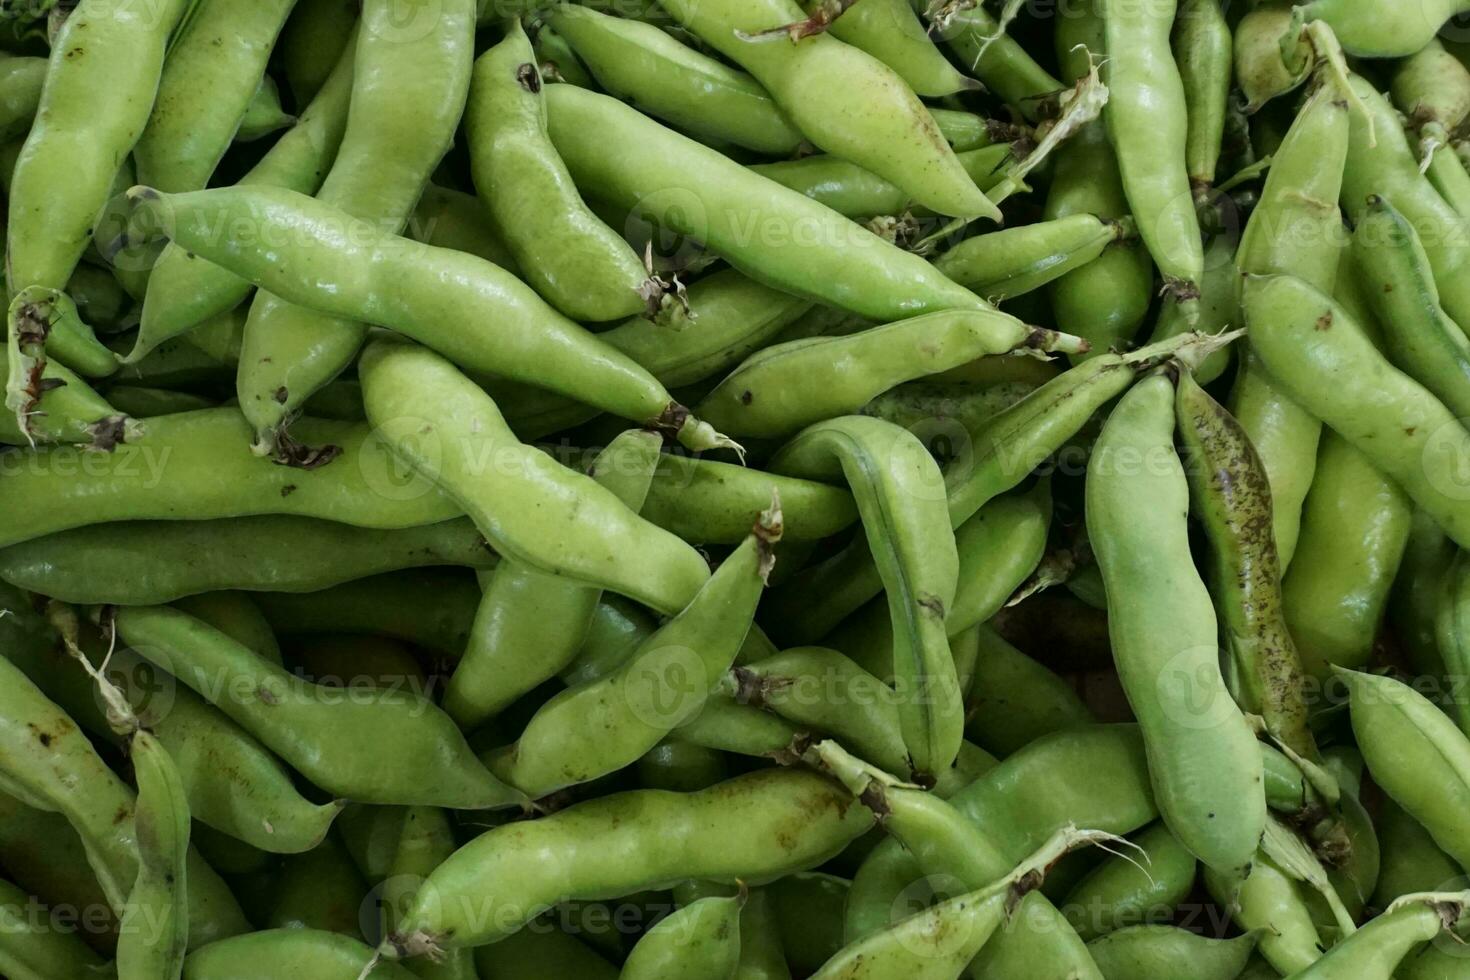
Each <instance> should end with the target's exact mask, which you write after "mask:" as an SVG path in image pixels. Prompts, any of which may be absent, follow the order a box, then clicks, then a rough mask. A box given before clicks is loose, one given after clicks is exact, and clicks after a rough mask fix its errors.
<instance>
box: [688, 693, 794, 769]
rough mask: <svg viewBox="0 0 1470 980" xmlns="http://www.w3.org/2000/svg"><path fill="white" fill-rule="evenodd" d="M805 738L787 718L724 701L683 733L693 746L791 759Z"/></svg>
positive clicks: (713, 701) (716, 701)
mask: <svg viewBox="0 0 1470 980" xmlns="http://www.w3.org/2000/svg"><path fill="white" fill-rule="evenodd" d="M801 734H803V733H802V732H801V731H800V730H799V729H798V728H797V727H796V726H795V725H793V724H791V723H790V722H788V721H787V720H786V719H784V718H779V717H777V716H775V715H773V714H768V713H767V712H765V711H762V710H761V709H759V708H755V707H751V706H748V705H743V704H739V703H737V702H736V701H734V700H727V699H725V698H723V697H714V698H710V699H709V701H707V702H706V703H705V706H704V710H703V711H701V712H700V713H699V714H698V715H697V716H695V717H694V718H693V719H692V720H690V721H688V722H686V723H685V724H684V726H683V727H682V728H680V729H679V738H680V739H682V740H684V741H686V742H688V743H689V744H690V745H695V746H699V747H700V748H705V749H713V750H715V751H718V752H730V753H734V754H735V755H748V756H751V757H753V758H771V759H776V758H789V752H790V749H791V745H792V743H793V742H794V741H795V740H796V739H797V737H798V736H799V735H801Z"/></svg>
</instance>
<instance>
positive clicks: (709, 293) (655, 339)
mask: <svg viewBox="0 0 1470 980" xmlns="http://www.w3.org/2000/svg"><path fill="white" fill-rule="evenodd" d="M684 298H685V300H686V301H687V302H688V304H689V310H688V312H687V314H679V315H676V316H674V317H665V316H662V315H661V316H657V317H654V318H652V319H650V318H648V317H645V316H637V317H632V318H630V319H629V320H627V321H626V322H624V323H622V324H619V325H618V326H616V327H613V328H612V329H611V330H606V331H603V332H602V333H600V334H598V339H599V340H602V341H604V342H606V343H607V344H609V345H610V346H612V347H615V348H617V349H618V350H619V351H622V352H623V353H624V354H626V355H627V356H629V357H631V358H632V359H633V360H634V361H636V362H637V363H639V364H641V365H642V366H643V367H644V368H646V369H648V371H649V372H650V373H651V374H652V375H653V376H654V377H655V378H657V379H658V380H659V381H660V382H662V383H663V384H664V385H666V386H668V387H670V388H677V387H683V386H686V385H691V384H695V383H697V382H700V381H703V380H705V379H706V378H708V377H711V376H713V375H716V374H719V373H720V372H722V371H724V370H726V369H728V368H730V367H733V366H734V365H736V364H739V363H740V362H741V361H743V360H744V359H745V358H746V357H747V356H749V355H750V354H753V353H755V352H756V351H757V350H759V349H760V348H761V347H763V346H765V345H766V344H767V343H768V342H770V341H771V340H772V339H773V338H775V337H777V336H779V335H780V334H781V332H782V331H784V330H785V329H786V328H787V327H789V326H791V324H792V323H793V322H796V321H797V320H798V319H799V318H800V317H802V316H803V315H804V314H805V313H807V312H808V311H809V310H811V309H812V304H811V303H809V302H808V301H806V300H803V299H801V298H800V297H797V296H792V295H790V294H789V293H783V292H780V291H778V290H775V289H771V288H770V287H769V286H763V285H761V284H760V283H757V282H755V281H754V280H751V279H748V278H746V277H745V276H743V275H741V274H740V273H739V272H736V271H735V270H733V269H725V270H722V271H720V272H716V273H713V274H711V275H709V276H706V277H704V278H702V279H700V280H699V281H698V282H696V283H694V284H693V285H692V286H690V287H689V289H688V291H687V292H686V294H685V297H684ZM681 318H687V319H688V320H689V321H693V323H692V324H689V325H691V326H694V325H696V324H697V326H696V327H695V329H676V330H671V329H670V323H669V322H666V321H668V320H678V319H681ZM483 384H484V387H485V388H486V390H487V391H489V392H490V393H491V397H493V398H494V399H495V404H496V405H498V406H499V407H500V410H501V412H503V413H504V414H505V417H506V418H507V419H508V420H509V421H510V423H511V427H512V428H513V429H515V431H516V434H517V435H519V436H520V437H521V438H522V439H536V438H540V437H541V436H544V435H547V434H549V433H551V432H555V431H557V430H559V429H562V428H566V427H567V426H570V425H576V424H579V423H581V422H586V421H588V420H590V419H592V418H595V417H596V415H597V409H596V408H593V407H590V406H588V405H586V404H584V403H582V402H580V401H574V400H572V399H569V398H567V397H565V396H563V395H558V394H556V393H554V392H550V391H546V390H544V389H539V388H531V387H529V386H527V385H516V384H509V383H507V382H504V381H499V380H497V379H493V378H487V379H485V380H484V382H483ZM762 506H764V505H762ZM744 533H745V529H744V527H743V526H742V528H741V529H740V531H739V534H740V535H742V536H743V535H744Z"/></svg>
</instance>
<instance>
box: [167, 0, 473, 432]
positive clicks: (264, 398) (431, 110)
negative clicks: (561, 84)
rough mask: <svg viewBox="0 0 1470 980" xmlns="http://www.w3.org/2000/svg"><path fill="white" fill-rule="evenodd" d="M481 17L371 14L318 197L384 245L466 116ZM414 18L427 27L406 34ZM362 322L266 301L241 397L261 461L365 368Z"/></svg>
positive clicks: (384, 8)
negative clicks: (311, 409)
mask: <svg viewBox="0 0 1470 980" xmlns="http://www.w3.org/2000/svg"><path fill="white" fill-rule="evenodd" d="M474 6H475V4H474V0H447V2H446V0H412V2H411V3H409V4H408V5H407V7H406V9H405V8H404V7H402V6H401V5H399V4H398V3H397V0H391V2H390V0H369V2H367V3H366V4H365V5H364V7H363V16H362V23H361V28H360V32H359V40H358V45H357V52H356V56H355V57H356V60H355V64H354V78H353V86H352V99H351V107H350V110H349V113H348V118H347V128H346V130H345V132H344V134H343V137H342V143H341V145H340V146H339V148H338V152H337V154H336V158H335V159H334V160H333V162H332V169H331V171H330V172H329V173H328V174H327V176H326V179H325V180H324V181H323V182H322V184H321V189H320V190H319V191H318V193H317V198H318V199H319V201H320V203H321V204H322V205H323V206H325V207H327V208H330V209H333V210H336V209H340V210H342V211H345V212H346V213H347V214H350V215H352V217H354V218H357V219H360V220H363V221H365V222H368V223H369V224H371V225H372V226H373V227H374V228H376V229H377V230H378V233H379V234H380V235H384V234H386V235H388V236H392V235H396V234H397V233H398V232H399V231H400V230H401V229H402V228H403V227H404V225H405V224H407V222H408V218H409V216H410V215H411V214H412V213H413V207H414V204H415V203H416V202H417V201H418V199H419V196H420V195H421V194H422V193H423V190H424V186H425V185H426V184H427V183H428V180H429V176H430V174H431V173H432V172H433V170H434V168H435V167H437V166H438V165H439V163H440V161H441V160H442V158H443V157H444V154H445V153H446V152H448V150H449V147H450V144H451V143H452V142H453V140H454V133H455V129H456V127H457V126H458V123H459V120H460V118H461V117H462V116H463V114H464V105H465V99H466V97H467V95H468V93H469V84H470V71H471V68H472V60H473V55H474V52H473V47H474V17H475V10H474ZM409 15H411V16H412V18H413V19H414V20H415V21H417V22H416V23H414V24H413V25H412V27H411V28H410V29H405V28H404V26H403V21H404V20H405V17H406V16H409ZM247 193H248V191H247ZM338 228H339V231H340V230H342V228H343V226H341V225H339V226H338ZM297 241H298V244H301V245H305V244H306V243H305V242H304V241H302V240H301V239H297ZM191 250H192V249H191ZM201 254H203V253H201ZM204 257H205V258H206V259H209V258H211V256H210V255H207V254H206V255H205V256H204ZM267 290H272V287H270V286H267ZM359 312H360V311H359ZM362 320H363V318H362V317H361V316H360V315H359V313H358V312H352V311H343V310H340V309H334V310H316V309H312V308H309V307H306V306H302V305H299V304H295V303H294V301H293V298H292V297H290V296H278V295H275V294H274V292H273V291H267V292H262V293H259V294H257V296H256V298H255V300H254V301H253V302H252V304H251V308H250V316H249V319H248V320H247V321H246V324H245V346H244V349H243V351H242V352H241V356H240V371H239V375H238V377H237V379H236V390H237V392H238V394H239V398H240V408H241V410H242V411H243V412H244V413H245V417H246V418H248V419H249V420H250V422H251V425H252V426H253V427H254V428H255V431H256V439H257V443H258V444H259V445H261V446H262V451H263V452H276V451H277V450H278V449H280V448H284V447H278V446H277V443H278V442H280V441H281V440H280V437H281V436H282V435H284V433H285V423H286V422H287V421H288V419H289V418H290V417H291V415H292V413H294V412H295V411H296V410H297V409H298V408H299V407H300V406H301V404H302V403H303V402H305V401H306V399H307V398H309V397H310V396H311V395H312V394H314V393H315V392H316V391H317V389H319V388H321V387H322V386H323V385H325V384H327V383H328V382H329V381H331V380H332V379H333V378H335V377H336V376H337V375H339V374H341V373H342V371H343V370H344V369H345V368H346V367H347V365H348V364H350V363H351V361H352V359H353V358H354V357H356V355H357V353H358V351H359V350H360V349H361V347H362V344H363V341H364V339H365V337H366V335H367V326H366V324H365V323H363V322H362Z"/></svg>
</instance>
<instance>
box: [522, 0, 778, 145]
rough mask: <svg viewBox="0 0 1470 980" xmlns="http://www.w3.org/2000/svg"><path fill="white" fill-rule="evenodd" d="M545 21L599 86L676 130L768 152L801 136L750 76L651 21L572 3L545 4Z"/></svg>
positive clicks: (704, 138) (710, 139)
mask: <svg viewBox="0 0 1470 980" xmlns="http://www.w3.org/2000/svg"><path fill="white" fill-rule="evenodd" d="M547 23H548V24H550V25H551V27H552V28H553V29H554V30H555V31H556V32H557V34H558V35H560V36H561V37H562V38H563V39H564V40H565V41H566V42H567V44H568V45H570V46H571V48H572V50H573V51H574V52H576V54H577V57H578V58H580V59H581V61H582V63H583V64H584V65H586V66H587V69H588V70H589V71H590V72H591V73H592V75H593V76H594V77H595V78H596V79H597V83H598V85H600V86H601V87H602V88H603V90H604V91H606V92H607V93H608V94H610V95H615V96H617V97H618V98H620V99H625V100H627V101H629V102H632V103H633V104H634V105H636V106H638V108H639V109H640V110H642V111H643V112H646V113H648V114H649V115H651V116H655V117H657V118H659V119H662V120H664V121H665V122H668V123H669V124H670V125H672V126H674V127H676V128H677V129H679V130H680V131H682V132H685V133H689V134H690V135H692V136H694V137H695V138H698V139H703V140H706V141H709V142H711V143H721V142H729V143H734V144H735V145H736V146H743V147H745V148H746V149H749V150H755V151H756V152H757V153H769V154H772V155H775V156H787V155H789V154H791V153H793V152H795V151H796V149H797V147H799V146H800V145H801V143H802V140H803V137H802V135H801V132H800V131H799V130H798V129H797V128H796V126H795V125H793V124H792V122H791V120H790V119H789V118H787V116H786V113H784V112H782V111H781V109H780V108H778V107H777V106H776V103H775V102H773V101H772V100H771V97H770V95H768V94H767V93H766V90H765V89H764V88H762V87H761V85H760V84H759V83H758V82H756V81H755V79H753V78H751V77H750V76H749V75H747V74H745V73H744V72H742V71H739V70H738V69H735V68H731V67H729V66H728V65H726V64H725V63H724V62H722V61H716V60H715V59H714V58H711V57H709V56H708V55H705V54H701V53H700V52H698V51H696V50H694V49H693V48H690V47H687V46H686V45H684V44H681V43H680V42H679V41H677V40H676V39H674V38H673V37H671V36H670V35H669V34H667V33H666V32H664V31H663V30H661V29H659V28H658V27H655V26H654V25H652V24H646V23H643V22H641V21H638V20H634V19H632V18H627V17H612V16H609V15H607V14H604V13H600V12H598V11H596V10H592V9H589V8H588V7H580V6H573V5H571V4H566V5H558V6H556V7H554V8H552V10H551V11H550V14H549V16H548V18H547ZM696 93H697V95H698V98H697V99H696V98H694V97H693V96H694V95H695V94H696Z"/></svg>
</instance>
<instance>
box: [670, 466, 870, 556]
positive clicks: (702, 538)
mask: <svg viewBox="0 0 1470 980" xmlns="http://www.w3.org/2000/svg"><path fill="white" fill-rule="evenodd" d="M773 492H775V493H777V494H779V495H780V497H781V510H782V511H783V513H785V515H786V537H787V538H789V539H790V540H793V541H815V540H818V539H821V538H826V537H830V536H831V535H833V534H836V533H837V532H839V531H841V530H842V529H843V528H845V527H848V526H850V525H851V524H852V522H853V521H855V520H857V507H856V505H855V504H854V503H853V500H852V494H851V493H849V492H848V491H847V490H845V489H843V488H840V487H834V486H831V485H830V484H826V483H818V482H816V481H813V480H802V479H797V478H796V477H791V476H781V475H779V474H775V473H767V472H764V471H762V470H756V469H748V468H745V467H742V466H736V465H733V464H730V463H719V462H715V461H714V460H708V459H695V458H693V457H690V456H675V455H671V454H668V453H665V454H663V455H661V456H659V459H658V470H657V472H656V473H655V475H654V479H653V483H652V485H651V486H650V487H649V489H648V499H647V500H646V501H645V502H644V505H643V511H642V515H643V517H644V519H646V520H648V521H649V522H651V523H653V524H655V525H657V526H658V527H661V528H663V529H665V530H667V531H672V532H673V533H674V534H677V535H678V536H679V537H681V538H683V539H684V540H685V541H690V542H694V543H698V544H738V543H739V542H740V541H741V540H742V539H743V538H744V537H745V535H746V534H747V533H748V532H749V531H750V526H751V524H753V523H754V522H755V520H756V518H757V517H759V515H760V512H761V511H762V510H764V509H765V508H766V507H769V506H770V503H771V494H772V493H773Z"/></svg>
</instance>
